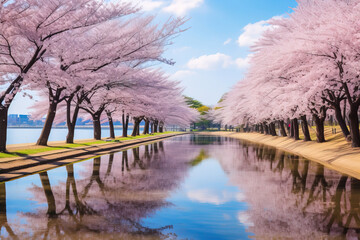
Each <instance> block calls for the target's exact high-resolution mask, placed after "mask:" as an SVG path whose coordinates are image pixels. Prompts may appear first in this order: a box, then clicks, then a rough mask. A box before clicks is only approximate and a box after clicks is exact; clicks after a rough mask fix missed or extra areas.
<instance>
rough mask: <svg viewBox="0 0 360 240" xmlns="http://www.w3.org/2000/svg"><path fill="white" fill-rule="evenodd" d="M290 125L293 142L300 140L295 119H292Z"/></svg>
mask: <svg viewBox="0 0 360 240" xmlns="http://www.w3.org/2000/svg"><path fill="white" fill-rule="evenodd" d="M291 125H293V129H294V139H295V140H300V137H299V123H298V120H297V118H294V119H293V120H292V124H291Z"/></svg>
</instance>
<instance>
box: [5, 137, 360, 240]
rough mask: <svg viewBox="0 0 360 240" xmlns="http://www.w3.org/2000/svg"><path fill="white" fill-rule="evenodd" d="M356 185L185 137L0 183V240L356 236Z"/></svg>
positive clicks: (235, 146) (269, 151)
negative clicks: (29, 239)
mask: <svg viewBox="0 0 360 240" xmlns="http://www.w3.org/2000/svg"><path fill="white" fill-rule="evenodd" d="M359 203H360V181H359V180H357V179H354V178H351V177H348V176H345V175H342V174H339V173H337V172H334V171H332V170H329V169H327V168H324V167H323V166H322V165H319V164H317V163H314V162H311V161H308V160H306V159H302V158H300V157H297V156H293V155H291V154H287V153H284V152H281V151H278V150H276V149H274V148H269V147H264V146H257V145H253V144H249V143H245V142H241V141H239V140H235V139H231V138H224V137H214V136H200V135H186V136H179V137H174V138H171V139H167V140H165V141H162V142H157V143H152V144H149V145H144V146H141V147H139V148H133V149H129V150H127V151H123V152H118V153H115V154H111V155H107V156H106V155H105V156H99V157H96V158H94V159H90V160H86V161H82V162H78V163H75V164H72V165H67V166H63V167H59V168H56V169H53V170H49V171H47V172H41V173H38V174H34V175H30V176H26V177H23V178H20V179H17V180H13V181H10V182H6V183H2V184H0V214H1V215H0V225H1V239H28V238H32V239H92V238H101V239H253V238H255V239H284V238H286V239H346V238H350V239H351V238H354V239H357V238H358V234H359V229H360V210H359Z"/></svg>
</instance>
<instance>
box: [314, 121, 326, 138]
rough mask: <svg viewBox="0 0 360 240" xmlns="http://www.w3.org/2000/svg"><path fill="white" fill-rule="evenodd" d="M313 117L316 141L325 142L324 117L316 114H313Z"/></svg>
mask: <svg viewBox="0 0 360 240" xmlns="http://www.w3.org/2000/svg"><path fill="white" fill-rule="evenodd" d="M313 118H314V120H315V126H316V138H317V142H319V143H322V142H325V129H324V121H325V118H323V117H322V118H320V117H319V116H318V115H316V114H314V115H313Z"/></svg>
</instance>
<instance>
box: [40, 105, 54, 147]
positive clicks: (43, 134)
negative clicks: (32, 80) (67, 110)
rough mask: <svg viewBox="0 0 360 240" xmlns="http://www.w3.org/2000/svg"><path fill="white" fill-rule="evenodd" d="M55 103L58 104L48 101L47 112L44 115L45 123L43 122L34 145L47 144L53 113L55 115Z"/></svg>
mask: <svg viewBox="0 0 360 240" xmlns="http://www.w3.org/2000/svg"><path fill="white" fill-rule="evenodd" d="M57 105H58V104H57V103H54V102H52V103H50V105H49V109H48V113H47V115H46V120H45V124H44V127H43V129H42V131H41V134H40V137H39V139H38V141H37V143H36V145H40V146H47V143H48V140H49V136H50V132H51V128H52V125H53V122H54V119H55V115H56V108H57Z"/></svg>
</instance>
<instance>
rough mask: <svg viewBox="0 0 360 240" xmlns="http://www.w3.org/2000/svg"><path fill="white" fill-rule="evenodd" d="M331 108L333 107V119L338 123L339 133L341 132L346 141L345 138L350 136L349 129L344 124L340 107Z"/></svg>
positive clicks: (334, 105) (335, 105)
mask: <svg viewBox="0 0 360 240" xmlns="http://www.w3.org/2000/svg"><path fill="white" fill-rule="evenodd" d="M332 107H333V109H334V111H335V117H336V120H337V122H338V123H339V126H340V128H341V131H342V132H343V135H344V137H345V139H347V137H348V136H349V135H350V132H349V129H348V127H347V124H346V122H345V119H344V118H343V116H342V114H341V108H340V105H337V104H332Z"/></svg>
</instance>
